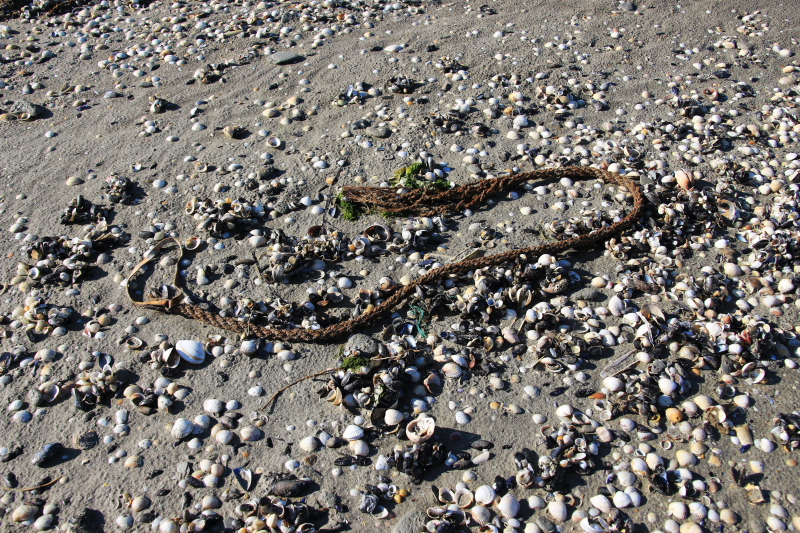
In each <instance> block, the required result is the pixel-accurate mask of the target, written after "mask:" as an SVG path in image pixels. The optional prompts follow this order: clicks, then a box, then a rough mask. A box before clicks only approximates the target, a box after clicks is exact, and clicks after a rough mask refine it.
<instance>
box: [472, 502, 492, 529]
mask: <svg viewBox="0 0 800 533" xmlns="http://www.w3.org/2000/svg"><path fill="white" fill-rule="evenodd" d="M469 514H470V516H471V517H472V519H473V520H474V521H475V522H477V523H478V525H479V526H481V527H483V526H485V525H486V524H488V523H489V521H490V520H491V519H492V511H490V510H489V509H488V508H486V507H484V506H482V505H476V506H475V507H473V508H472V509H471V510H470V512H469Z"/></svg>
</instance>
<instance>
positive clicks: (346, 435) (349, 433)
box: [342, 424, 364, 441]
mask: <svg viewBox="0 0 800 533" xmlns="http://www.w3.org/2000/svg"><path fill="white" fill-rule="evenodd" d="M342 438H343V439H344V440H350V441H352V440H360V439H363V438H364V430H363V429H361V428H360V427H358V426H356V425H354V424H351V425H349V426H347V427H346V428H345V429H344V432H343V433H342Z"/></svg>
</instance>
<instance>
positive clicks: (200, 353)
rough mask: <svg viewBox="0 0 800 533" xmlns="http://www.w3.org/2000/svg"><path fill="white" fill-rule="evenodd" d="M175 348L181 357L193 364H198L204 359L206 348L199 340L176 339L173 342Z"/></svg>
mask: <svg viewBox="0 0 800 533" xmlns="http://www.w3.org/2000/svg"><path fill="white" fill-rule="evenodd" d="M175 350H176V351H177V352H178V355H180V356H181V359H183V360H184V361H188V362H189V363H192V364H193V365H199V364H201V363H202V362H203V361H205V359H206V349H205V348H204V347H203V343H202V342H200V341H188V340H184V341H178V342H177V343H176V344H175Z"/></svg>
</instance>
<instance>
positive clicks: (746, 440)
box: [735, 424, 753, 446]
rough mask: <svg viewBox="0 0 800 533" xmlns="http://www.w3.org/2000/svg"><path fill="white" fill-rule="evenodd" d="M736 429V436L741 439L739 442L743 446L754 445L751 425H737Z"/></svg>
mask: <svg viewBox="0 0 800 533" xmlns="http://www.w3.org/2000/svg"><path fill="white" fill-rule="evenodd" d="M735 429H736V438H737V439H739V444H740V445H741V446H752V445H753V433H752V432H751V431H750V427H749V426H748V425H747V424H742V425H741V426H736V428H735Z"/></svg>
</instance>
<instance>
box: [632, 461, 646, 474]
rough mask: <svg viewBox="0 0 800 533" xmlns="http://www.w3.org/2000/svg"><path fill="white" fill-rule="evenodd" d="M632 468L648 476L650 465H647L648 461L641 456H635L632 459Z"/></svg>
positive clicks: (637, 472)
mask: <svg viewBox="0 0 800 533" xmlns="http://www.w3.org/2000/svg"><path fill="white" fill-rule="evenodd" d="M631 470H632V471H633V472H634V473H636V474H638V475H640V476H646V475H647V472H648V470H649V467H648V466H647V461H645V460H644V459H642V458H641V457H634V458H633V459H631Z"/></svg>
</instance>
